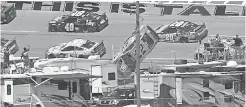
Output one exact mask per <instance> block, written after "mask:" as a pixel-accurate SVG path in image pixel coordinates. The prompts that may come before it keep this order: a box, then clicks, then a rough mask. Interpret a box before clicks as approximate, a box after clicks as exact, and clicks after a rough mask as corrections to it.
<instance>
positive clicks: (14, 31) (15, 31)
mask: <svg viewBox="0 0 246 107" xmlns="http://www.w3.org/2000/svg"><path fill="white" fill-rule="evenodd" d="M1 32H13V33H17V32H23V33H36V32H39V31H24V30H19V31H18V30H1Z"/></svg>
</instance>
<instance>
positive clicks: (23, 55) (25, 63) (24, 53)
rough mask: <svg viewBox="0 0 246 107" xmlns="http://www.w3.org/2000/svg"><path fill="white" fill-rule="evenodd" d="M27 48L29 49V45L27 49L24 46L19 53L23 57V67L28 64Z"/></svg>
mask: <svg viewBox="0 0 246 107" xmlns="http://www.w3.org/2000/svg"><path fill="white" fill-rule="evenodd" d="M29 50H30V46H29V47H28V49H27V48H26V47H24V51H23V52H22V53H21V58H23V59H24V66H25V68H27V67H28V66H29V56H28V52H29Z"/></svg>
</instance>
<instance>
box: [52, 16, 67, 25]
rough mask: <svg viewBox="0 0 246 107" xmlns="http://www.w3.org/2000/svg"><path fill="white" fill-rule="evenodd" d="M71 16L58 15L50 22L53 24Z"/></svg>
mask: <svg viewBox="0 0 246 107" xmlns="http://www.w3.org/2000/svg"><path fill="white" fill-rule="evenodd" d="M68 17H69V16H68V15H62V16H58V17H56V18H54V19H52V20H51V21H50V22H49V23H50V24H53V23H58V22H62V21H64V20H66V19H67V18H68Z"/></svg>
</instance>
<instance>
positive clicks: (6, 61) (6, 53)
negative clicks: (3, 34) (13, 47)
mask: <svg viewBox="0 0 246 107" xmlns="http://www.w3.org/2000/svg"><path fill="white" fill-rule="evenodd" d="M9 56H10V52H9V50H8V49H7V48H4V55H3V63H4V68H8V67H9Z"/></svg>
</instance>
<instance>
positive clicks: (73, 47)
mask: <svg viewBox="0 0 246 107" xmlns="http://www.w3.org/2000/svg"><path fill="white" fill-rule="evenodd" d="M75 49H76V47H75V46H68V47H65V48H64V49H62V51H74V50H75ZM77 49H78V48H77Z"/></svg>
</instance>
